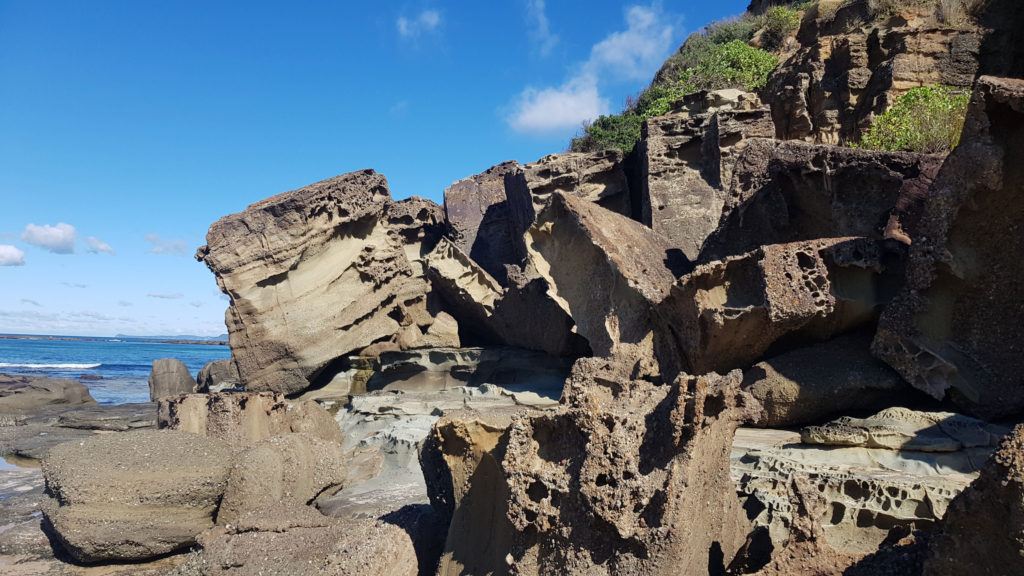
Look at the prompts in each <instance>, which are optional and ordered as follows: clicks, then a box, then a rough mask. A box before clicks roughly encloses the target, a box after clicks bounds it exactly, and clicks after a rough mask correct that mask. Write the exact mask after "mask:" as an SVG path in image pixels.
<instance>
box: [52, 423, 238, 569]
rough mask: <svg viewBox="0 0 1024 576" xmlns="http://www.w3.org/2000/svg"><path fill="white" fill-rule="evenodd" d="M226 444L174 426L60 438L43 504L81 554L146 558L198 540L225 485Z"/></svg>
mask: <svg viewBox="0 0 1024 576" xmlns="http://www.w3.org/2000/svg"><path fill="white" fill-rule="evenodd" d="M230 467H231V450H230V449H229V448H228V446H227V444H226V443H224V442H222V441H220V440H216V439H213V438H204V437H201V436H196V435H194V434H188V433H185V432H177V431H172V430H140V431H136V432H125V433H122V434H111V435H100V436H94V437H92V438H88V439H85V440H82V441H79V442H70V443H66V444H61V445H59V446H56V447H54V448H52V449H51V450H50V452H49V453H48V454H47V457H46V459H45V461H44V463H43V475H44V477H45V479H46V487H47V492H48V494H49V495H50V498H49V499H48V500H47V501H46V502H45V503H44V505H43V512H44V514H45V515H46V518H47V519H48V520H49V522H50V523H51V524H52V526H53V529H54V532H55V533H56V535H57V538H58V539H59V540H60V542H61V544H62V545H63V546H64V547H65V548H66V549H67V551H68V552H69V553H70V554H71V555H72V556H73V557H74V558H75V559H76V560H78V561H80V562H109V561H121V560H127V561H134V560H145V559H147V558H153V557H155V556H161V555H164V554H168V553H170V552H174V551H177V550H181V549H185V548H188V547H189V546H192V545H194V544H195V543H196V537H197V536H198V535H199V533H200V532H202V531H203V530H206V529H208V528H211V527H212V526H213V517H214V514H215V513H216V510H217V505H218V503H219V502H220V497H221V494H222V493H223V492H224V488H225V486H226V485H227V478H228V471H229V470H230Z"/></svg>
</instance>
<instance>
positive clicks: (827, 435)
mask: <svg viewBox="0 0 1024 576" xmlns="http://www.w3.org/2000/svg"><path fill="white" fill-rule="evenodd" d="M1006 432H1007V430H1006V429H1005V428H1003V427H1001V426H996V425H993V424H988V423H986V422H984V421H982V420H977V419H975V418H969V417H967V416H963V415H961V414H955V413H953V412H921V411H916V410H910V409H908V408H902V407H898V406H897V407H893V408H886V409H885V410H882V411H881V412H879V413H877V414H875V415H873V416H869V417H867V418H851V417H849V416H844V417H842V418H839V419H836V420H833V421H832V422H829V423H827V424H822V425H820V426H808V427H807V428H804V429H803V430H801V431H800V439H801V441H803V442H804V443H805V444H825V445H829V446H864V447H866V448H888V449H891V450H919V451H922V452H956V451H958V450H964V449H967V448H977V447H982V448H986V449H987V448H991V447H994V446H995V445H996V442H998V440H999V439H1000V438H1001V437H1002V436H1003V435H1004V434H1005V433H1006Z"/></svg>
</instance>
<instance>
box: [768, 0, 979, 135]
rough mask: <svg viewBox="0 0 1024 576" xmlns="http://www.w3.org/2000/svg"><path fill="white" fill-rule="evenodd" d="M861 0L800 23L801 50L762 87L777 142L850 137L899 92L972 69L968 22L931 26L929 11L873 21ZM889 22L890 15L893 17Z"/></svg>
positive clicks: (970, 76)
mask: <svg viewBox="0 0 1024 576" xmlns="http://www.w3.org/2000/svg"><path fill="white" fill-rule="evenodd" d="M869 4H870V3H869V2H868V1H866V0H863V1H860V0H858V1H855V2H847V3H845V4H844V5H842V6H841V7H839V8H838V10H834V11H832V12H831V13H830V14H827V15H822V16H820V17H819V18H817V19H813V18H812V19H807V20H805V21H804V24H803V26H802V29H801V30H800V33H799V35H798V38H799V40H800V42H801V44H803V46H802V47H801V49H800V50H799V51H798V52H797V53H796V54H794V55H793V56H792V57H790V58H789V59H788V60H786V61H785V62H783V63H782V64H781V65H780V67H779V68H778V69H777V70H776V71H775V72H774V73H773V74H772V76H771V78H770V79H769V82H768V86H767V87H766V89H765V93H766V94H767V96H766V99H767V101H768V102H769V103H770V104H771V108H772V118H773V119H774V122H775V128H776V132H775V136H776V137H777V138H779V139H782V140H808V141H813V142H820V143H826V144H840V143H843V142H846V141H856V140H858V139H859V137H860V134H861V133H862V131H863V130H865V129H866V128H867V127H868V126H869V125H870V122H871V120H872V118H873V117H874V115H876V114H880V113H882V112H884V111H885V110H886V109H887V108H888V107H890V106H892V104H893V103H894V102H895V100H896V98H897V97H898V96H899V95H901V94H903V93H905V92H906V91H907V90H909V89H911V88H914V87H917V86H923V85H930V84H934V83H940V84H945V85H949V86H962V87H964V88H967V87H969V86H971V84H972V83H973V81H974V76H975V74H976V73H977V71H978V61H979V52H980V50H981V41H982V36H981V34H980V33H979V31H978V30H977V29H976V28H973V27H966V28H963V29H956V28H951V27H942V26H937V25H936V24H935V22H936V16H935V9H934V8H931V7H929V8H927V9H922V10H921V11H915V10H903V11H902V12H901V14H900V17H901V18H905V19H906V20H903V23H902V25H897V24H895V22H893V24H894V25H892V26H890V25H888V23H880V22H879V21H878V20H877V19H876V18H875V15H874V14H872V10H871V8H870V7H869ZM893 20H895V19H893Z"/></svg>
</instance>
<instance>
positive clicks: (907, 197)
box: [700, 139, 944, 262]
mask: <svg viewBox="0 0 1024 576" xmlns="http://www.w3.org/2000/svg"><path fill="white" fill-rule="evenodd" d="M943 160H944V158H943V157H942V156H937V155H925V154H911V153H907V152H880V151H870V150H856V149H852V148H840V147H835V146H820V145H814V144H807V143H804V142H779V141H777V140H767V139H754V140H750V141H749V142H747V145H746V147H745V148H744V149H743V151H742V152H741V153H740V154H739V158H738V159H737V160H736V166H735V170H734V173H733V179H732V182H731V184H730V185H729V188H728V192H729V193H728V195H727V197H726V198H725V204H724V208H723V209H722V210H721V214H722V217H721V220H720V221H718V222H717V228H715V230H714V233H713V234H711V235H710V237H709V238H708V239H707V240H706V241H705V243H704V245H703V247H702V248H701V253H700V261H701V262H710V261H713V260H719V259H722V258H725V257H727V256H734V255H737V254H742V253H744V252H749V251H751V250H755V249H757V247H758V246H761V245H764V244H784V243H788V242H797V241H800V240H813V239H818V238H839V237H845V236H862V237H866V238H873V239H879V240H880V239H883V238H884V239H889V240H894V241H896V242H900V243H902V244H906V243H907V242H908V240H907V238H908V237H907V234H912V233H913V232H914V226H915V224H916V220H915V218H916V217H917V216H918V215H919V214H920V207H919V206H920V202H921V201H922V199H923V198H924V196H925V195H926V193H927V190H928V188H929V186H930V185H931V183H932V180H933V179H934V178H935V175H936V173H937V172H938V170H939V167H940V166H941V165H942V161H943Z"/></svg>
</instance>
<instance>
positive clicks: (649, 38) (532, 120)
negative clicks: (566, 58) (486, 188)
mask: <svg viewBox="0 0 1024 576" xmlns="http://www.w3.org/2000/svg"><path fill="white" fill-rule="evenodd" d="M625 20H626V29H625V30H622V31H619V32H614V33H612V34H609V35H608V36H606V37H605V38H604V39H603V40H601V41H600V42H598V43H597V44H595V45H594V46H593V47H592V48H591V49H590V57H589V58H588V59H587V60H586V61H585V62H583V63H582V64H580V65H579V66H578V68H577V69H576V72H575V73H574V74H573V75H572V76H571V77H570V78H569V79H568V80H567V81H566V82H564V83H563V84H562V85H561V86H558V87H547V88H540V89H538V88H534V87H527V88H526V89H525V90H523V92H522V93H520V95H519V98H518V99H517V100H516V102H515V104H514V105H513V113H512V114H511V115H510V116H509V117H508V118H507V121H508V123H509V125H510V126H511V127H512V128H513V129H514V130H516V131H517V132H524V133H546V132H553V131H558V130H564V129H567V128H572V127H578V126H579V125H580V124H582V123H583V122H586V121H589V120H593V119H594V118H596V117H598V116H600V115H602V114H607V113H608V109H609V105H608V100H606V99H605V98H602V97H601V95H600V85H601V83H602V82H607V81H622V80H638V79H646V78H649V77H650V76H651V74H653V73H654V71H655V70H657V68H658V66H659V65H660V64H661V62H662V61H663V60H664V58H665V56H666V55H667V54H668V52H669V50H671V48H672V26H671V25H670V24H666V23H665V22H666V20H667V18H665V17H664V15H663V14H662V11H661V8H660V6H659V5H658V4H654V5H652V6H632V7H630V8H629V9H628V10H626V14H625Z"/></svg>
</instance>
